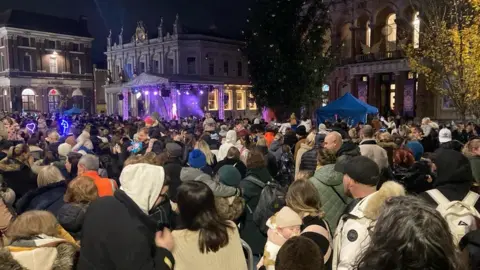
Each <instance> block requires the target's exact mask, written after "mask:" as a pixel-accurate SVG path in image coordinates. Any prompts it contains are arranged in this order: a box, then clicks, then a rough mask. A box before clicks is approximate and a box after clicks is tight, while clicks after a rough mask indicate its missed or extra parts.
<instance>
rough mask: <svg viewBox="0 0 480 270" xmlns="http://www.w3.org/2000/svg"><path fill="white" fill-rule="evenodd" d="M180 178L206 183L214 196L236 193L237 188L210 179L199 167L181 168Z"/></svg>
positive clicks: (183, 180)
mask: <svg viewBox="0 0 480 270" xmlns="http://www.w3.org/2000/svg"><path fill="white" fill-rule="evenodd" d="M180 180H181V181H182V182H186V181H200V182H203V183H204V184H206V185H207V186H208V187H210V189H211V190H212V191H213V195H215V196H216V197H231V196H233V195H235V194H236V193H237V189H236V188H234V187H229V186H226V185H224V184H222V183H220V182H217V181H215V180H213V179H212V177H211V176H210V175H208V174H205V173H203V172H202V171H201V170H199V169H195V168H190V167H187V168H182V171H181V172H180Z"/></svg>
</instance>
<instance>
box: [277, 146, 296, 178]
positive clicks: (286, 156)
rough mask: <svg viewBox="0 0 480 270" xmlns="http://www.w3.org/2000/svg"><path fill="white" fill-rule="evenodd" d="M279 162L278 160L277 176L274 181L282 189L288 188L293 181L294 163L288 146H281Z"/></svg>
mask: <svg viewBox="0 0 480 270" xmlns="http://www.w3.org/2000/svg"><path fill="white" fill-rule="evenodd" d="M280 150H281V155H280V160H278V162H277V164H278V168H279V170H278V175H277V177H276V180H277V181H278V183H280V185H281V186H282V187H288V186H289V185H290V184H291V183H292V182H293V181H294V180H295V161H294V160H293V154H292V150H291V149H290V146H288V145H286V144H284V145H283V146H282V148H281V149H280Z"/></svg>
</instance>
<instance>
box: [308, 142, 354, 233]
mask: <svg viewBox="0 0 480 270" xmlns="http://www.w3.org/2000/svg"><path fill="white" fill-rule="evenodd" d="M335 162H336V156H335V154H334V153H333V152H332V151H330V150H327V149H326V148H321V149H318V154H317V170H316V171H315V174H314V175H313V177H311V178H310V179H309V180H308V181H309V182H310V183H312V184H313V186H314V187H315V190H316V191H317V193H318V195H319V198H320V201H321V203H322V206H323V211H324V212H325V221H327V222H328V225H329V227H330V230H331V232H332V234H333V232H335V229H336V227H337V224H338V221H339V219H340V216H341V215H342V213H343V212H344V210H345V208H346V207H347V205H348V204H349V203H350V198H349V197H348V196H347V195H345V192H344V186H343V175H342V174H341V173H339V172H337V171H335Z"/></svg>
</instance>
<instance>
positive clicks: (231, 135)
mask: <svg viewBox="0 0 480 270" xmlns="http://www.w3.org/2000/svg"><path fill="white" fill-rule="evenodd" d="M236 143H237V132H235V130H230V131H228V132H227V135H226V137H225V142H224V143H223V144H222V146H220V149H219V150H218V154H217V159H218V161H219V162H220V161H222V160H224V159H225V158H226V157H227V154H228V151H229V150H230V148H232V147H234V146H235V145H236Z"/></svg>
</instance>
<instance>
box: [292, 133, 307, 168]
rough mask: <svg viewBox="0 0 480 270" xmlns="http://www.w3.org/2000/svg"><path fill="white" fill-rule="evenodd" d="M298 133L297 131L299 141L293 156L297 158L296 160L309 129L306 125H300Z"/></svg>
mask: <svg viewBox="0 0 480 270" xmlns="http://www.w3.org/2000/svg"><path fill="white" fill-rule="evenodd" d="M296 133H297V139H298V141H297V142H296V143H295V149H294V152H293V158H294V159H295V162H296V161H297V153H298V150H300V147H301V146H302V143H305V141H306V140H307V136H308V133H307V129H306V128H305V126H298V127H297V129H296Z"/></svg>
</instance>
